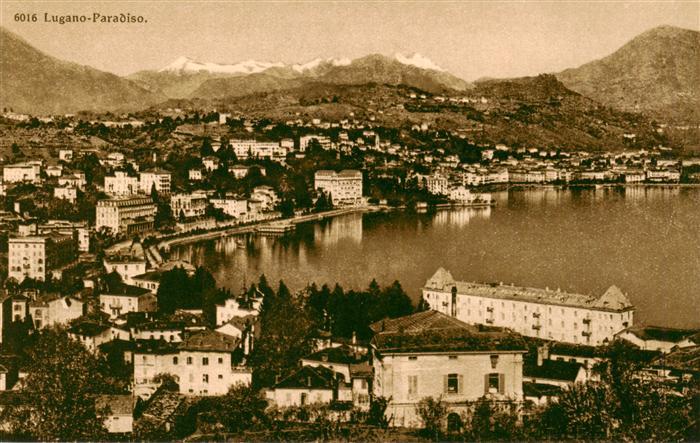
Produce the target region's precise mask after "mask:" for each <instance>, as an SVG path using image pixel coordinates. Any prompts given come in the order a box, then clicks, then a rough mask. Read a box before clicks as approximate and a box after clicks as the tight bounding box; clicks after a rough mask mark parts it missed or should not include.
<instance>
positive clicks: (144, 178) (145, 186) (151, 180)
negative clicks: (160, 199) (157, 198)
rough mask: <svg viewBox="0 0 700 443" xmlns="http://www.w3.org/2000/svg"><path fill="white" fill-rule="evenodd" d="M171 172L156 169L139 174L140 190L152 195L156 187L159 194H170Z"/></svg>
mask: <svg viewBox="0 0 700 443" xmlns="http://www.w3.org/2000/svg"><path fill="white" fill-rule="evenodd" d="M170 177H171V174H170V172H168V171H166V170H164V169H159V168H154V169H149V170H147V171H143V172H141V173H140V174H139V190H140V191H141V192H142V193H144V194H148V195H150V194H151V189H153V187H154V186H155V189H156V191H157V192H158V193H159V194H170Z"/></svg>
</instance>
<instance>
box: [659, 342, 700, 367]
mask: <svg viewBox="0 0 700 443" xmlns="http://www.w3.org/2000/svg"><path fill="white" fill-rule="evenodd" d="M652 364H653V365H654V366H661V367H667V368H671V369H676V370H679V371H690V372H695V373H700V346H689V347H687V348H680V349H675V350H673V351H671V352H669V353H668V354H666V355H662V356H660V357H658V358H656V359H655V360H654V361H653V362H652Z"/></svg>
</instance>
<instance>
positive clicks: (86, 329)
mask: <svg viewBox="0 0 700 443" xmlns="http://www.w3.org/2000/svg"><path fill="white" fill-rule="evenodd" d="M108 329H109V326H108V325H101V324H97V323H92V322H83V323H78V324H77V325H75V326H73V327H71V328H70V329H69V330H68V332H70V333H71V334H75V335H82V336H84V337H95V336H97V335H100V334H102V333H103V332H105V331H106V330H108Z"/></svg>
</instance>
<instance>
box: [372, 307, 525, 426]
mask: <svg viewBox="0 0 700 443" xmlns="http://www.w3.org/2000/svg"><path fill="white" fill-rule="evenodd" d="M370 327H371V329H372V331H373V332H374V337H373V338H372V341H371V342H370V351H371V353H372V358H371V359H370V361H371V362H372V366H373V368H374V381H373V393H374V395H375V396H382V397H384V398H387V399H390V400H389V404H388V406H387V409H386V412H385V414H386V417H387V418H389V419H391V420H393V422H392V423H391V425H392V426H408V427H419V426H421V425H422V423H421V420H420V418H419V417H418V415H417V413H416V405H417V403H418V402H419V401H420V400H421V399H422V398H424V397H433V398H438V397H441V398H442V401H443V402H444V403H445V405H446V406H447V408H448V412H449V414H450V415H451V416H452V418H451V419H452V420H455V419H459V417H460V416H461V415H462V414H464V413H466V412H468V411H469V408H470V402H475V401H477V400H478V399H480V398H481V397H484V396H487V397H489V398H491V399H493V400H496V401H498V400H514V401H520V400H522V399H523V391H522V385H523V354H525V353H526V352H527V347H526V345H525V342H524V341H523V339H522V337H521V336H520V335H519V334H514V333H512V332H510V331H507V330H503V329H501V328H484V327H479V326H475V325H468V324H466V323H464V322H462V321H459V320H457V319H456V318H454V317H451V316H449V315H446V314H443V313H441V312H437V311H423V312H419V313H416V314H412V315H408V316H405V317H400V318H396V319H385V320H382V321H379V322H377V323H374V324H372V325H371V326H370ZM455 417H456V418H455ZM448 419H450V416H448Z"/></svg>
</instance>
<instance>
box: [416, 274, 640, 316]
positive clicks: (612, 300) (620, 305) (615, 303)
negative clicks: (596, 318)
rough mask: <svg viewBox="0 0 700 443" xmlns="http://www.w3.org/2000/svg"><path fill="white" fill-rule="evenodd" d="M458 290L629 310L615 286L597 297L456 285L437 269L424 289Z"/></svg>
mask: <svg viewBox="0 0 700 443" xmlns="http://www.w3.org/2000/svg"><path fill="white" fill-rule="evenodd" d="M453 287H456V288H457V293H458V294H468V295H473V296H478V297H486V298H495V299H506V300H515V301H522V302H530V303H540V304H555V305H562V306H571V307H578V308H585V309H599V310H609V311H621V310H628V309H632V307H633V306H632V303H631V302H630V301H629V299H628V298H627V296H625V294H623V293H622V291H621V290H620V289H619V288H618V287H617V286H614V285H613V286H610V287H609V288H608V290H607V291H605V293H603V295H601V296H599V297H596V296H592V295H585V294H574V293H570V292H564V291H560V290H556V291H555V290H550V289H540V288H528V287H521V286H514V285H504V284H502V283H500V284H497V283H491V284H488V283H474V282H461V281H456V280H455V279H454V277H452V274H451V273H450V272H449V271H447V270H445V269H444V268H439V269H438V270H437V271H436V272H435V274H433V276H432V277H430V278H429V279H428V281H427V282H426V283H425V289H432V290H439V291H451V290H452V288H453Z"/></svg>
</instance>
